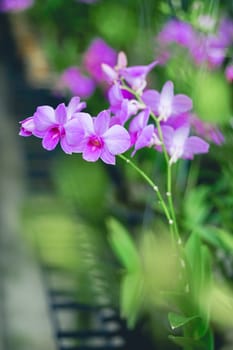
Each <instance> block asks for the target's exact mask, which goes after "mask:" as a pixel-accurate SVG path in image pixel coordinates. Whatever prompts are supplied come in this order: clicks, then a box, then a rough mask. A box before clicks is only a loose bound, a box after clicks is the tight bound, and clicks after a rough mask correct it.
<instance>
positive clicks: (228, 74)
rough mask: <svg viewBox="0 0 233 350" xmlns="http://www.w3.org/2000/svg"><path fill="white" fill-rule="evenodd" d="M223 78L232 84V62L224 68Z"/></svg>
mask: <svg viewBox="0 0 233 350" xmlns="http://www.w3.org/2000/svg"><path fill="white" fill-rule="evenodd" d="M225 76H226V79H227V80H228V81H229V82H230V83H232V82H233V62H232V63H231V64H229V65H228V66H227V67H226V69H225Z"/></svg>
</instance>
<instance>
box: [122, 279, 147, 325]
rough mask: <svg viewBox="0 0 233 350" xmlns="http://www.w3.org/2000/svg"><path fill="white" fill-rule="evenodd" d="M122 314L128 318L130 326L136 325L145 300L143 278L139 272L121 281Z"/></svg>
mask: <svg viewBox="0 0 233 350" xmlns="http://www.w3.org/2000/svg"><path fill="white" fill-rule="evenodd" d="M120 299H121V300H120V306H121V316H122V317H125V318H126V319H127V324H128V327H129V328H130V329H131V328H133V326H134V325H135V322H136V319H137V316H138V313H139V311H140V309H141V307H142V302H143V278H142V275H141V274H139V273H130V274H127V275H125V276H124V278H123V280H122V283H121V297H120Z"/></svg>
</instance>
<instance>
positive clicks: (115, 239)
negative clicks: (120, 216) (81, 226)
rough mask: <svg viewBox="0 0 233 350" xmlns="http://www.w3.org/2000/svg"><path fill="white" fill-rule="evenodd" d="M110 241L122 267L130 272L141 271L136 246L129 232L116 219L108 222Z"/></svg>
mask: <svg viewBox="0 0 233 350" xmlns="http://www.w3.org/2000/svg"><path fill="white" fill-rule="evenodd" d="M107 226H108V229H109V232H110V236H109V241H110V244H111V246H112V249H113V250H114V252H115V254H116V255H117V257H118V259H119V260H120V262H121V263H122V265H123V266H124V267H125V268H126V270H127V271H128V272H137V271H138V270H140V259H139V255H138V252H137V249H136V246H135V244H134V242H133V240H132V239H131V237H130V235H129V233H128V232H127V230H126V229H125V228H124V227H123V226H122V225H121V224H120V223H119V222H118V221H117V220H115V219H113V218H111V219H109V220H108V221H107Z"/></svg>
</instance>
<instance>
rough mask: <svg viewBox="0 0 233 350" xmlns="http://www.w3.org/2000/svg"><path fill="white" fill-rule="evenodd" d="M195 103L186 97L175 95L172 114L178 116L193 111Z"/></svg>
mask: <svg viewBox="0 0 233 350" xmlns="http://www.w3.org/2000/svg"><path fill="white" fill-rule="evenodd" d="M192 107H193V102H192V100H191V98H189V97H188V96H186V95H182V94H180V95H175V96H174V98H173V103H172V114H174V115H178V114H181V113H184V112H188V111H190V110H191V109H192Z"/></svg>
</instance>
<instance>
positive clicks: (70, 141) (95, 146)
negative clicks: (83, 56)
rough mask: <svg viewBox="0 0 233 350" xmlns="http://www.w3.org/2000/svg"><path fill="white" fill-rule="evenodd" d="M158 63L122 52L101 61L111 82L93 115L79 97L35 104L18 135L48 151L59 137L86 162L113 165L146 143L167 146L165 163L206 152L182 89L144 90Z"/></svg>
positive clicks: (161, 148) (170, 85) (166, 86)
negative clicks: (112, 60)
mask: <svg viewBox="0 0 233 350" xmlns="http://www.w3.org/2000/svg"><path fill="white" fill-rule="evenodd" d="M156 64H157V61H154V62H152V63H151V64H149V65H145V66H132V67H128V66H127V58H126V55H125V54H124V53H123V52H120V53H119V55H118V60H117V65H116V66H114V67H111V66H110V65H108V64H106V63H104V64H102V69H103V72H104V74H105V76H106V79H107V81H108V82H109V83H110V84H111V87H110V89H109V91H108V99H109V104H110V106H109V108H108V109H106V110H103V111H101V112H100V113H99V114H98V115H97V116H91V115H90V114H89V113H87V112H83V109H84V108H85V107H86V103H85V102H81V101H80V98H79V97H78V96H76V97H73V98H72V99H71V101H70V102H69V104H68V105H67V106H66V105H65V104H64V103H61V104H59V105H58V106H57V107H56V108H55V109H54V108H52V107H50V106H39V107H37V109H36V112H35V113H34V114H33V116H31V117H29V118H26V119H24V120H22V121H21V122H20V123H21V129H20V135H21V136H31V135H34V136H36V137H39V138H41V139H42V146H43V147H44V148H45V149H46V150H48V151H51V150H53V149H54V148H55V147H56V146H57V144H58V143H59V142H60V145H61V148H62V150H63V151H64V152H65V153H67V154H72V153H82V157H83V159H84V160H86V161H90V162H95V161H97V160H98V159H99V158H100V159H101V160H102V161H103V162H105V163H107V164H115V162H116V160H115V156H116V155H120V154H123V153H125V152H126V151H128V150H129V149H131V156H132V157H133V156H134V154H135V153H136V152H137V151H138V150H140V149H142V148H145V147H150V148H154V149H155V150H156V151H159V152H161V151H165V152H166V154H167V156H168V157H169V164H172V163H175V162H176V161H177V160H178V159H179V158H184V159H193V156H194V155H195V154H200V153H207V152H208V149H209V144H208V143H207V142H206V141H205V140H203V139H202V138H200V137H199V136H195V135H194V136H190V129H191V123H192V118H191V116H192V115H191V113H190V111H191V109H192V100H191V99H190V98H189V97H188V96H186V95H184V94H178V95H175V94H174V85H173V83H172V82H171V81H167V82H166V83H165V84H164V86H163V88H162V90H161V92H159V91H157V90H152V89H146V86H147V81H146V78H147V75H148V73H149V72H150V71H151V70H152V69H153V68H154V67H155V66H156Z"/></svg>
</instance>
